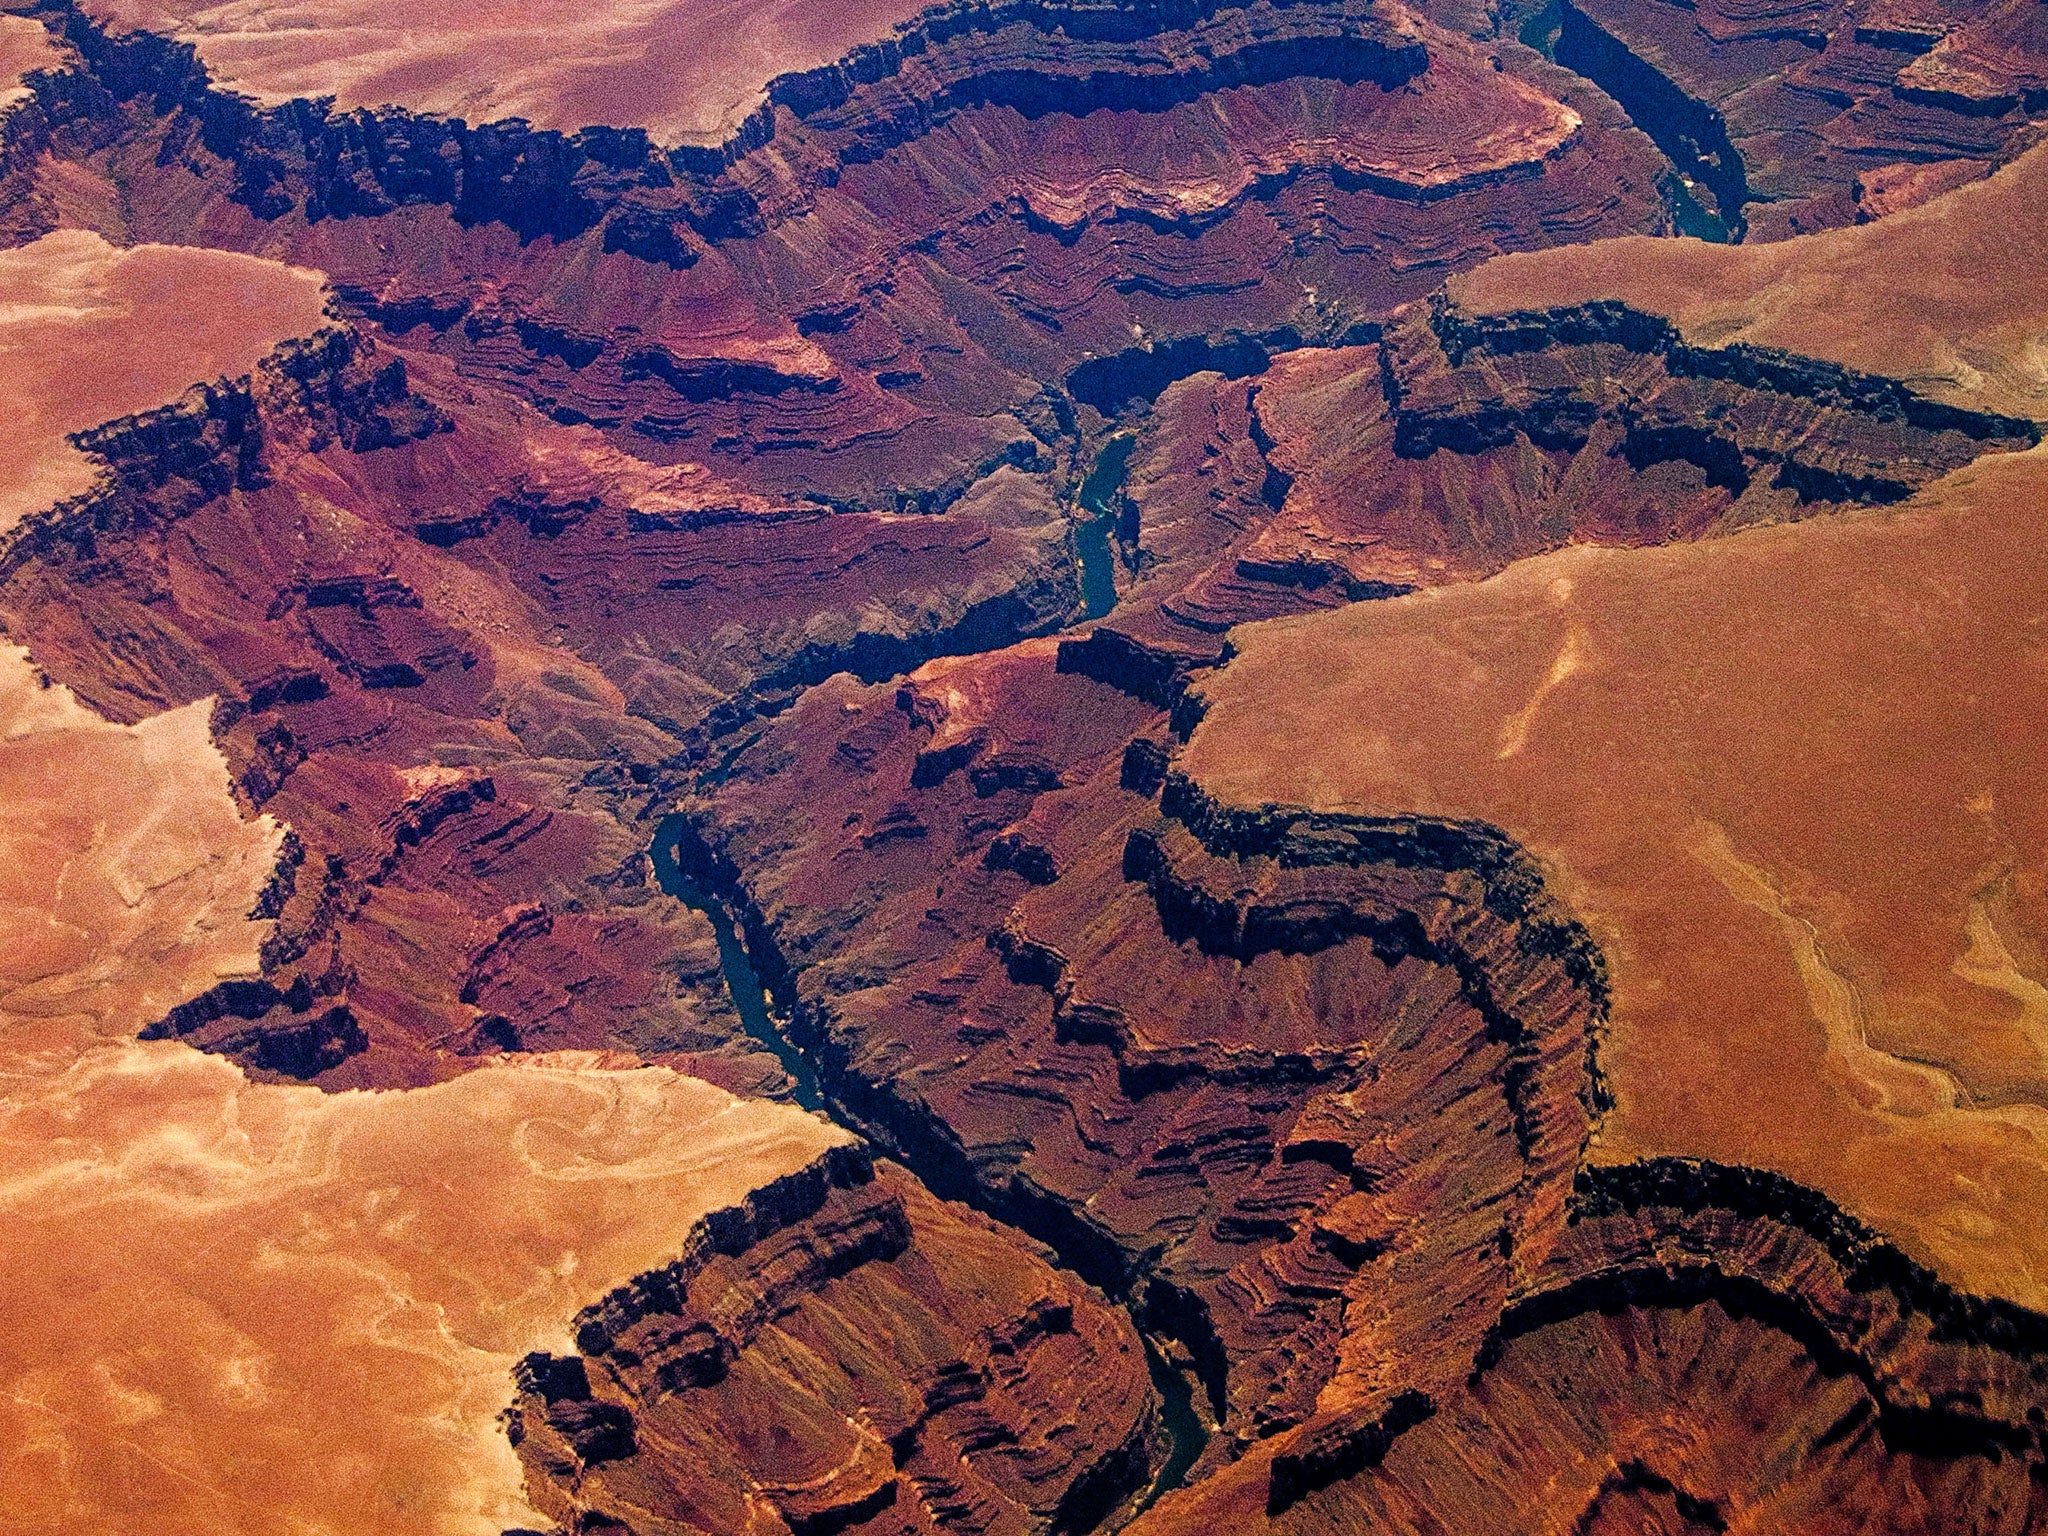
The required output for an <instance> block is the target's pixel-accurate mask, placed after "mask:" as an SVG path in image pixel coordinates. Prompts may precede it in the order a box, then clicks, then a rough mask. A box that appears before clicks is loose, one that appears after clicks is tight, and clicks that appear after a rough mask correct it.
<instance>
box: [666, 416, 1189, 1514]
mask: <svg viewBox="0 0 2048 1536" xmlns="http://www.w3.org/2000/svg"><path fill="white" fill-rule="evenodd" d="M1127 441H1130V440H1127ZM1129 451H1130V450H1129V448H1128V447H1126V448H1125V449H1124V451H1123V455H1124V456H1128V454H1129ZM1119 467H1121V466H1120V465H1119ZM1104 537H1105V543H1106V542H1107V535H1106V534H1105V536H1104ZM1105 553H1106V551H1105ZM684 825H685V823H684V819H683V818H682V817H681V816H667V817H664V818H663V819H662V820H661V822H660V823H659V824H658V825H657V826H656V828H655V832H654V846H653V849H652V856H653V859H654V877H655V880H656V882H657V883H658V884H659V885H660V886H661V889H662V891H663V892H664V893H665V894H667V895H669V896H673V897H674V898H675V899H676V900H677V901H680V902H681V903H682V904H683V905H684V906H686V907H688V908H690V909H691V910H692V911H694V912H701V913H703V914H704V916H705V917H707V918H709V919H710V921H711V931H712V932H713V934H715V935H716V936H717V939H718V967H719V971H720V973H721V974H722V975H723V976H724V978H725V988H726V992H727V993H728V994H729V995H730V996H731V998H732V1005H733V1009H734V1011H735V1012H737V1013H738V1014H739V1016H740V1024H741V1026H742V1027H743V1028H744V1029H745V1030H746V1032H747V1034H748V1035H749V1036H751V1037H752V1038H753V1039H755V1040H758V1041H759V1042H760V1043H761V1044H762V1045H763V1046H765V1047H766V1048H767V1049H768V1050H769V1051H770V1052H772V1053H773V1054H774V1056H775V1059H776V1061H777V1062H778V1063H780V1064H781V1066H782V1070H783V1071H785V1072H786V1073H788V1074H789V1077H790V1080H791V1082H793V1083H794V1084H795V1089H794V1097H795V1099H796V1102H797V1103H798V1104H800V1105H802V1106H803V1107H804V1108H805V1109H809V1110H814V1111H817V1112H818V1113H820V1114H824V1115H827V1116H830V1118H831V1119H832V1120H833V1122H834V1123H835V1124H840V1125H845V1124H846V1122H845V1121H844V1120H843V1119H842V1118H841V1117H840V1116H839V1115H838V1114H837V1113H836V1112H835V1111H834V1109H833V1107H832V1104H831V1102H830V1100H829V1099H828V1098H827V1097H826V1095H825V1091H824V1088H823V1086H822V1085H821V1084H820V1083H819V1081H818V1074H817V1071H816V1070H815V1069H814V1068H813V1067H812V1065H811V1064H810V1062H809V1061H808V1060H806V1059H805V1057H804V1054H803V1052H802V1051H800V1050H799V1049H797V1047H796V1045H795V1043H794V1042H793V1041H791V1040H790V1038H789V1036H788V1035H787V1034H786V1033H785V1032H784V1030H783V1028H782V1026H781V1024H780V1023H779V1022H778V1021H777V1019H776V1016H775V1011H774V1009H773V1007H772V1006H771V1005H770V1003H769V999H768V989H767V986H766V985H765V984H764V983H763V982H762V980H761V973H760V972H759V971H758V970H756V969H755V967H754V962H753V959H752V957H751V956H749V955H748V953H747V946H746V942H745V941H744V940H743V939H741V937H740V935H739V930H738V928H737V927H736V925H735V924H734V922H733V919H732V914H731V913H730V912H729V911H727V909H726V907H725V904H724V903H723V902H721V901H720V900H719V899H718V898H717V897H716V896H714V895H713V894H712V893H711V892H709V891H707V890H706V889H705V888H704V887H703V886H702V885H701V884H699V883H698V882H697V881H695V880H692V879H691V878H690V877H689V876H688V875H686V874H685V873H684V872H683V868H682V864H681V861H680V860H679V859H678V858H677V857H676V845H677V840H678V839H679V838H680V837H681V836H682V834H683V830H684ZM846 1128H847V1129H849V1130H852V1131H854V1133H855V1134H856V1135H858V1134H859V1128H858V1127H856V1126H850V1125H849V1126H846ZM913 1171H915V1170H914V1169H913ZM1133 1321H1134V1322H1135V1321H1136V1315H1135V1310H1134V1311H1133ZM1138 1336H1139V1339H1140V1341H1141V1342H1142V1343H1143V1344H1144V1346H1145V1365H1146V1369H1147V1370H1148V1371H1149V1372H1150V1374H1151V1377H1152V1387H1153V1390H1154V1391H1156V1392H1157V1393H1158V1394H1159V1401H1160V1412H1159V1424H1160V1428H1161V1429H1162V1430H1163V1431H1164V1433H1165V1435H1166V1442H1167V1444H1166V1454H1165V1456H1164V1457H1163V1458H1162V1459H1161V1461H1160V1464H1159V1471H1158V1473H1157V1474H1156V1475H1155V1476H1154V1477H1153V1479H1152V1483H1151V1485H1150V1486H1149V1487H1148V1488H1146V1489H1145V1491H1144V1492H1143V1493H1142V1494H1140V1495H1139V1496H1138V1497H1137V1499H1136V1501H1135V1502H1133V1503H1127V1504H1126V1505H1125V1506H1124V1510H1125V1514H1124V1521H1128V1520H1132V1519H1135V1518H1137V1516H1139V1515H1141V1514H1143V1513H1144V1512H1145V1511H1146V1510H1148V1509H1150V1508H1151V1507H1152V1506H1153V1504H1155V1503H1157V1502H1158V1500H1159V1499H1160V1497H1161V1496H1162V1495H1164V1494H1167V1493H1170V1492H1172V1491H1173V1490H1174V1489H1176V1488H1178V1487H1180V1486H1181V1485H1182V1484H1183V1483H1185V1482H1186V1481H1187V1476H1188V1472H1189V1471H1190V1469H1192V1468H1193V1466H1194V1464H1195V1462H1196V1461H1197V1460H1198V1459H1199V1458H1200V1456H1201V1454H1202V1452H1203V1450H1204V1449H1206V1448H1207V1446H1208V1444H1209V1427H1208V1425H1206V1424H1204V1423H1203V1422H1202V1418H1201V1415H1200V1414H1198V1413H1197V1412H1196V1411H1195V1406H1194V1405H1195V1388H1194V1384H1193V1382H1192V1381H1191V1380H1190V1379H1189V1376H1188V1373H1187V1372H1185V1371H1181V1370H1177V1369H1175V1367H1174V1366H1173V1365H1172V1364H1171V1363H1170V1362H1169V1361H1168V1360H1167V1358H1166V1356H1165V1355H1164V1354H1163V1353H1162V1352H1161V1351H1160V1349H1159V1347H1158V1345H1157V1344H1155V1343H1154V1342H1153V1340H1152V1339H1151V1338H1150V1337H1148V1336H1147V1335H1146V1334H1145V1333H1144V1332H1143V1330H1142V1329H1140V1331H1139V1335H1138ZM1118 1523H1119V1524H1121V1523H1124V1522H1123V1521H1120V1522H1118Z"/></svg>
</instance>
